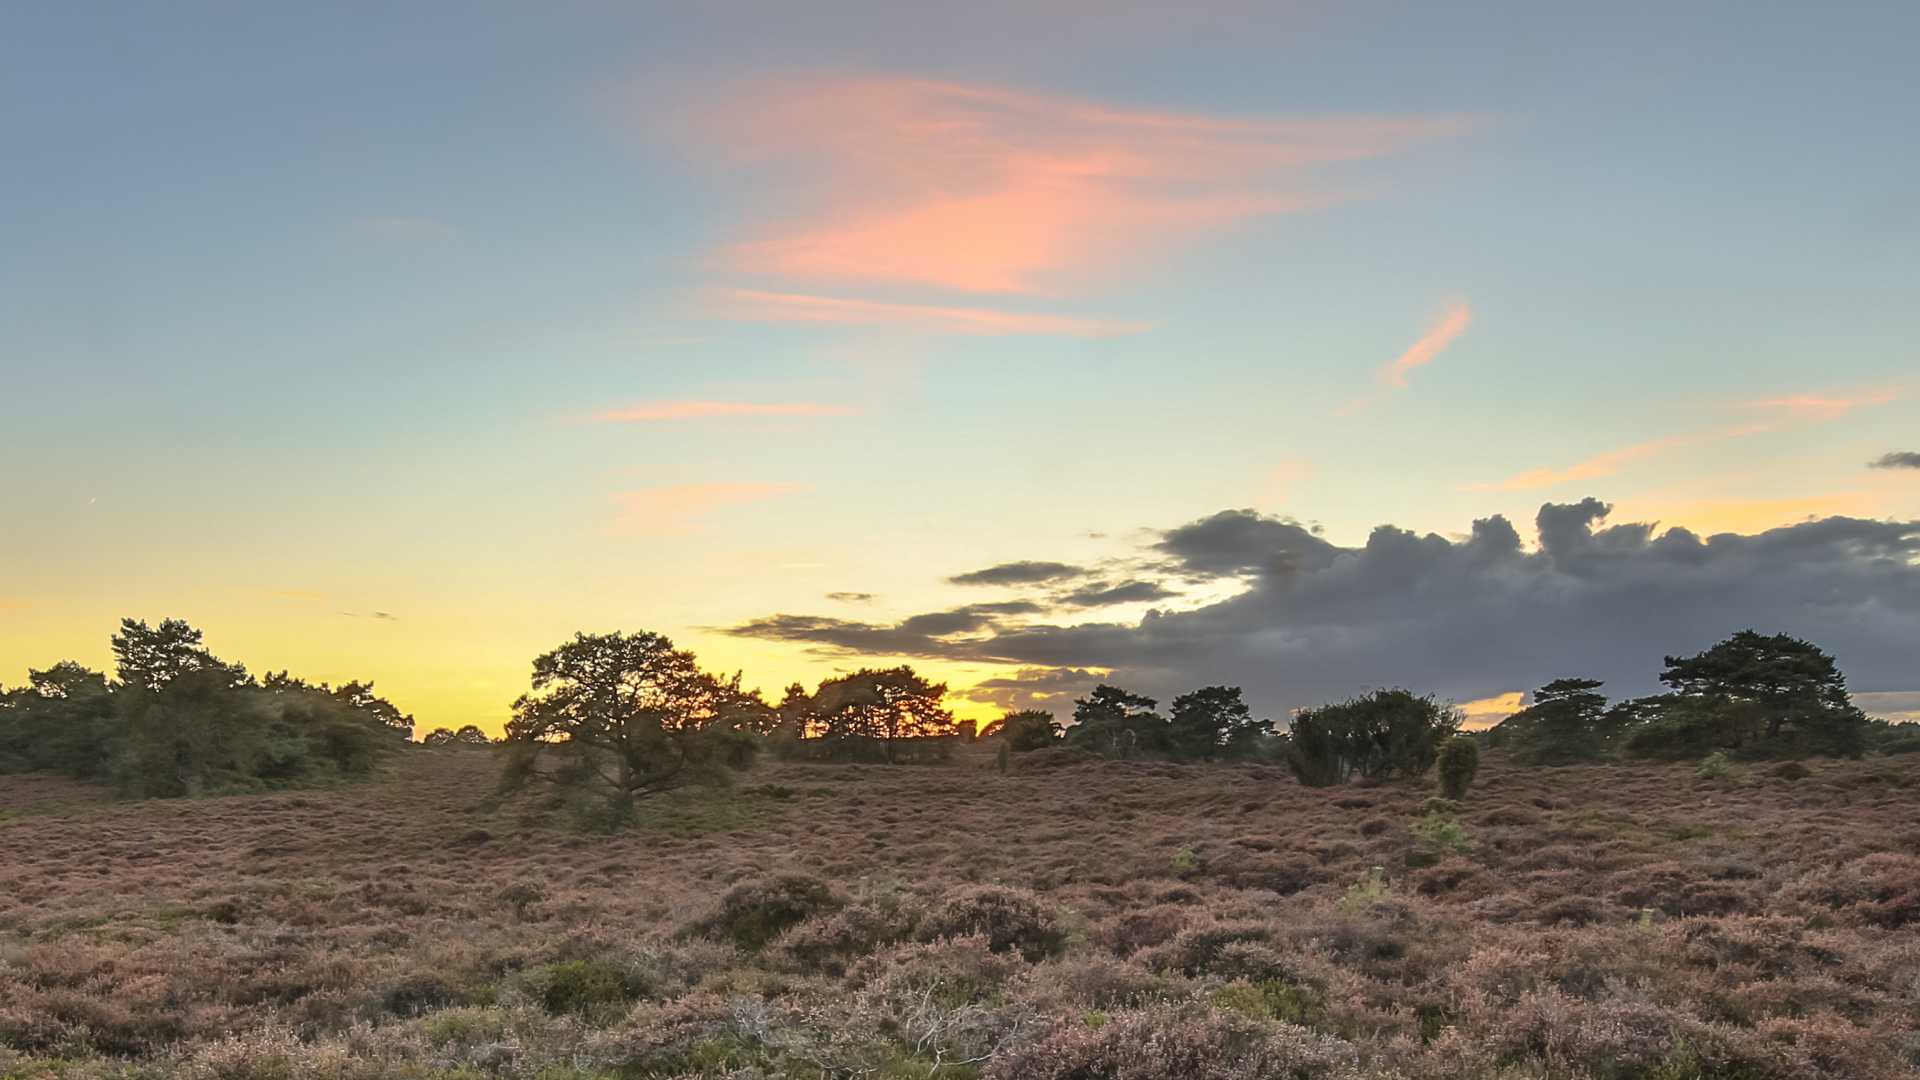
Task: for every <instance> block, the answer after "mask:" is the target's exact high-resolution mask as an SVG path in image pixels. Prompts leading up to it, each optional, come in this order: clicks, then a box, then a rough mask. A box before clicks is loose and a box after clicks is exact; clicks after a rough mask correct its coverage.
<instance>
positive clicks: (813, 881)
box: [695, 874, 841, 952]
mask: <svg viewBox="0 0 1920 1080" xmlns="http://www.w3.org/2000/svg"><path fill="white" fill-rule="evenodd" d="M840 906H841V900H840V898H839V897H838V896H837V895H836V894H835V893H834V891H833V889H832V888H831V887H829V886H828V885H827V883H826V882H824V881H821V880H820V879H819V878H816V877H812V876H810V875H807V874H783V875H781V876H779V877H775V878H768V879H765V880H761V881H748V882H742V883H741V884H739V885H735V886H734V887H733V888H731V889H728V890H727V892H726V895H724V896H722V897H721V898H720V910H719V911H717V912H715V913H714V914H713V915H711V916H709V917H708V918H706V919H705V920H703V921H701V922H700V923H698V924H696V926H695V930H696V931H697V932H699V933H702V934H705V935H707V936H709V937H714V936H718V937H721V938H724V939H726V940H728V941H731V942H733V943H734V944H735V945H737V946H739V947H740V948H742V949H745V950H747V951H748V952H753V951H756V950H758V949H760V948H761V947H762V946H764V945H765V944H766V943H767V942H769V941H772V940H773V939H774V938H776V937H779V936H780V934H781V933H782V932H783V931H785V930H786V929H787V928H788V927H791V926H794V925H796V924H798V923H799V922H801V921H802V920H804V919H807V918H810V917H811V916H814V915H819V914H821V913H822V912H827V911H833V910H835V909H837V908H839V907H840Z"/></svg>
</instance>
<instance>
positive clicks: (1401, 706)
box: [1287, 690, 1460, 787]
mask: <svg viewBox="0 0 1920 1080" xmlns="http://www.w3.org/2000/svg"><path fill="white" fill-rule="evenodd" d="M1459 727H1460V714H1459V712H1458V711H1456V710H1454V709H1451V708H1449V707H1447V706H1445V705H1441V704H1440V703H1439V702H1437V701H1435V700H1434V698H1433V697H1432V696H1431V695H1428V696H1427V697H1416V696H1414V695H1413V694H1411V693H1409V692H1408V691H1405V690H1376V691H1374V692H1373V693H1371V694H1368V695H1366V696H1364V697H1357V698H1351V699H1349V700H1347V701H1341V702H1336V703H1334V704H1331V705H1321V706H1318V707H1316V708H1312V709H1307V710H1305V711H1303V712H1301V713H1300V714H1299V715H1298V716H1295V717H1294V719H1293V727H1292V730H1291V732H1290V734H1289V736H1288V741H1287V765H1288V766H1289V767H1290V768H1291V769H1292V770H1293V774H1294V776H1295V777H1297V778H1298V779H1299V780H1300V782H1301V783H1303V784H1306V785H1307V786H1308V787H1329V786H1331V785H1334V784H1343V783H1346V782H1347V780H1348V779H1349V778H1350V777H1353V776H1355V775H1358V776H1360V777H1361V778H1363V779H1368V780H1387V779H1393V778H1395V777H1414V776H1419V775H1421V774H1423V773H1425V772H1426V771H1427V770H1428V769H1430V768H1432V767H1433V762H1434V758H1435V757H1436V756H1437V755H1438V753H1439V748H1440V744H1441V742H1443V741H1444V740H1445V739H1447V738H1448V737H1449V736H1451V735H1452V734H1453V733H1454V732H1455V731H1457V730H1459Z"/></svg>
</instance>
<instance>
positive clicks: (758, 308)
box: [715, 289, 1152, 337]
mask: <svg viewBox="0 0 1920 1080" xmlns="http://www.w3.org/2000/svg"><path fill="white" fill-rule="evenodd" d="M715 299H716V301H717V308H718V310H719V312H720V314H723V315H725V316H727V317H729V318H735V319H744V320H750V321H755V322H798V323H833V324H840V325H856V326H872V325H882V324H894V325H907V326H918V327H922V328H925V329H931V330H944V331H949V332H954V333H962V334H1068V335H1072V336H1075V337H1108V336H1111V335H1114V334H1137V333H1140V332H1141V331H1144V330H1148V329H1151V328H1152V324H1150V323H1144V322H1121V321H1114V320H1107V319H1085V318H1079V317H1075V316H1070V315H1031V314H1021V313H1019V312H1011V311H995V310H993V309H990V308H967V307H939V306H935V305H929V304H896V303H889V302H886V301H882V300H858V299H853V298H850V297H839V296H812V295H808V294H804V293H779V292H762V291H759V290H756V289H726V290H723V291H721V292H720V293H718V294H716V296H715Z"/></svg>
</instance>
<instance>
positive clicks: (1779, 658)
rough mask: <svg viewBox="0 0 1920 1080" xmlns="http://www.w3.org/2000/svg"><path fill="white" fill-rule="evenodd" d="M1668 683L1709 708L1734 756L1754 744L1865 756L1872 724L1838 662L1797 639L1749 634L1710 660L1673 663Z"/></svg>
mask: <svg viewBox="0 0 1920 1080" xmlns="http://www.w3.org/2000/svg"><path fill="white" fill-rule="evenodd" d="M1666 665H1667V666H1666V670H1665V671H1662V672H1661V673H1660V681H1661V682H1662V683H1664V684H1666V685H1667V686H1668V687H1670V688H1671V689H1672V691H1673V693H1674V694H1675V695H1677V696H1678V697H1680V698H1682V699H1686V700H1688V701H1689V702H1692V703H1694V704H1696V705H1701V706H1705V708H1706V709H1707V710H1708V711H1709V712H1710V713H1711V714H1713V716H1714V719H1715V727H1716V729H1717V730H1716V732H1715V738H1716V740H1718V741H1719V742H1720V744H1721V745H1724V746H1726V747H1727V748H1729V749H1739V748H1741V747H1743V746H1747V745H1749V744H1752V743H1754V742H1764V743H1767V744H1771V745H1770V747H1768V748H1770V749H1808V750H1815V751H1819V752H1823V753H1831V754H1859V753H1860V752H1861V750H1862V749H1863V747H1864V743H1865V732H1866V726H1865V725H1866V717H1865V715H1864V714H1862V713H1861V712H1860V710H1859V709H1857V708H1855V707H1854V705H1853V701H1852V699H1851V698H1850V697H1849V696H1848V694H1847V680H1846V676H1844V675H1842V674H1841V673H1840V668H1839V666H1838V665H1837V664H1836V663H1835V662H1834V659H1833V657H1832V656H1830V655H1828V654H1827V653H1826V652H1824V651H1823V650H1821V649H1820V648H1819V647H1818V646H1816V645H1814V644H1813V643H1812V642H1809V641H1803V640H1801V639H1800V638H1796V637H1793V636H1792V635H1789V634H1774V635H1771V636H1767V635H1763V634H1760V633H1757V632H1755V631H1753V630H1742V631H1740V632H1739V633H1737V634H1734V635H1733V636H1732V637H1729V638H1728V639H1726V640H1725V641H1722V642H1720V643H1719V644H1717V645H1715V646H1713V647H1712V648H1710V649H1708V650H1706V651H1705V652H1702V653H1699V654H1697V655H1694V656H1689V657H1675V656H1669V657H1667V658H1666Z"/></svg>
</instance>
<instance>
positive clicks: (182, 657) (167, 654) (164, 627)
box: [113, 619, 249, 690]
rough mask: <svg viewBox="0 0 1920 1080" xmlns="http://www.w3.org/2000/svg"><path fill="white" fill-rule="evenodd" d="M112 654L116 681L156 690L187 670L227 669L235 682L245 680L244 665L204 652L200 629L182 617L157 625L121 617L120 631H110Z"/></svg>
mask: <svg viewBox="0 0 1920 1080" xmlns="http://www.w3.org/2000/svg"><path fill="white" fill-rule="evenodd" d="M113 658H114V661H115V662H116V664H117V666H118V668H119V675H120V681H121V682H123V683H125V684H126V685H128V686H134V687H139V688H141V689H145V690H160V689H163V688H165V687H166V685H167V684H168V683H170V682H172V681H173V680H175V679H177V678H179V677H180V676H182V675H185V674H188V673H189V672H195V671H206V670H210V669H221V670H224V671H227V672H228V673H229V674H230V676H231V678H232V679H233V681H234V682H235V683H236V684H240V683H245V682H247V681H249V680H248V678H247V673H246V669H245V668H243V667H240V666H238V665H229V664H227V663H225V662H223V661H221V660H219V659H217V658H216V657H215V656H214V655H213V654H212V653H211V652H208V651H207V647H206V646H205V645H204V644H202V643H201V634H200V631H198V630H196V629H194V628H193V627H191V626H189V625H187V623H186V621H185V620H184V619H162V620H160V625H159V626H149V625H147V623H146V620H144V619H141V620H134V619H121V620H120V632H119V633H117V634H115V635H113Z"/></svg>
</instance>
